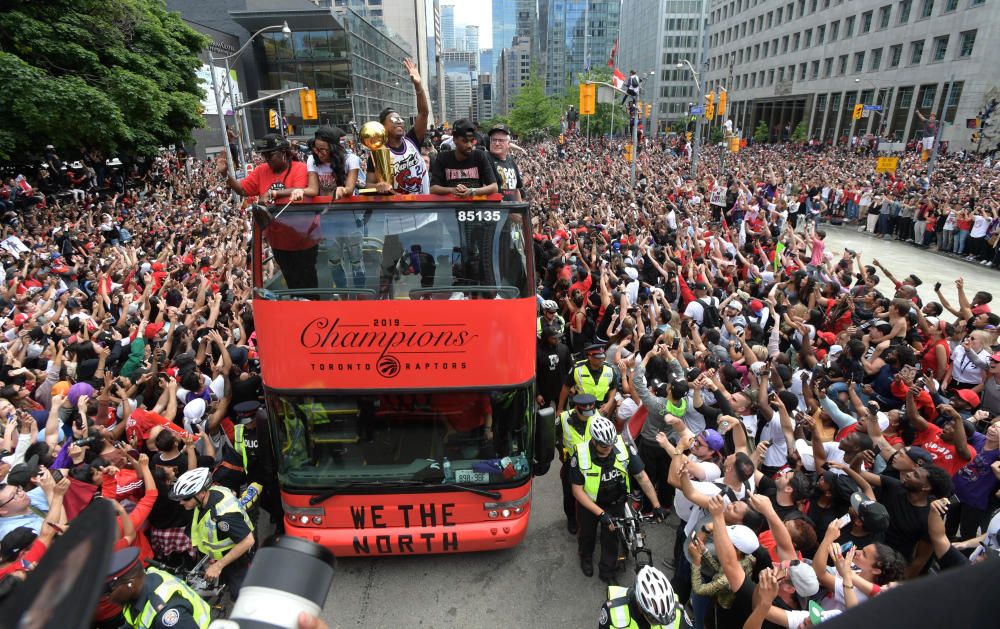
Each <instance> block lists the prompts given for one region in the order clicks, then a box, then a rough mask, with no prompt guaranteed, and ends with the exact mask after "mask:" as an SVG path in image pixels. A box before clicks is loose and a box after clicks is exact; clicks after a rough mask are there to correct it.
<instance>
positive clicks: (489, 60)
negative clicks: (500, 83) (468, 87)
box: [479, 48, 493, 74]
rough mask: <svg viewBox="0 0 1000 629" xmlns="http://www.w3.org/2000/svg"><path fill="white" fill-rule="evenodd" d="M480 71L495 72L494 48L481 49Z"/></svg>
mask: <svg viewBox="0 0 1000 629" xmlns="http://www.w3.org/2000/svg"><path fill="white" fill-rule="evenodd" d="M479 71H480V72H484V73H486V74H492V73H493V49H492V48H483V49H481V50H480V51H479Z"/></svg>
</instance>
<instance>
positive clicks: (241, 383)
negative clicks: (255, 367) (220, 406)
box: [229, 374, 264, 408]
mask: <svg viewBox="0 0 1000 629" xmlns="http://www.w3.org/2000/svg"><path fill="white" fill-rule="evenodd" d="M263 383H264V381H263V379H261V377H260V376H258V375H256V374H254V375H251V376H250V377H248V378H247V379H246V380H240V379H239V378H236V379H234V380H233V385H232V389H233V400H232V402H230V404H229V407H230V408H232V407H234V406H236V405H237V404H239V403H240V402H252V401H254V400H256V399H257V398H258V397H259V395H260V393H261V391H262V389H263Z"/></svg>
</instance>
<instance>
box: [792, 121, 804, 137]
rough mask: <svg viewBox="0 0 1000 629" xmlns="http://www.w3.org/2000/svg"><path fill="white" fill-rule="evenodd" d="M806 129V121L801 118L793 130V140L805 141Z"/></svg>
mask: <svg viewBox="0 0 1000 629" xmlns="http://www.w3.org/2000/svg"><path fill="white" fill-rule="evenodd" d="M806 131H807V129H806V121H805V120H800V121H799V124H797V125H795V130H794V131H792V138H791V140H792V142H805V141H806Z"/></svg>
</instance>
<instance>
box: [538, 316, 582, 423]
mask: <svg viewBox="0 0 1000 629" xmlns="http://www.w3.org/2000/svg"><path fill="white" fill-rule="evenodd" d="M541 330H542V331H541V334H542V338H541V340H540V342H539V343H538V351H537V353H536V355H535V374H536V381H535V393H536V395H537V400H536V401H537V402H538V406H539V407H544V406H549V405H551V404H552V403H553V402H558V401H559V392H560V391H561V390H562V385H563V381H564V380H565V379H566V376H567V375H568V374H569V372H570V370H571V369H572V368H573V356H572V354H570V351H569V348H568V347H566V345H565V344H564V343H562V342H560V340H559V339H560V335H559V331H558V330H557V329H556V327H555V326H553V325H550V324H545V325H543V326H541Z"/></svg>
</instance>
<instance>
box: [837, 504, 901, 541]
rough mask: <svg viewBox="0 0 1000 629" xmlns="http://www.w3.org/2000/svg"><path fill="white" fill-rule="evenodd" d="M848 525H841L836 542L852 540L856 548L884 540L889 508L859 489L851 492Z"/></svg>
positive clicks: (887, 525) (887, 526)
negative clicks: (849, 520)
mask: <svg viewBox="0 0 1000 629" xmlns="http://www.w3.org/2000/svg"><path fill="white" fill-rule="evenodd" d="M850 515H851V522H850V526H844V527H841V533H840V537H839V538H837V542H838V543H840V544H846V543H847V542H853V543H854V545H855V546H857V547H858V548H864V547H865V546H867V545H868V544H874V543H875V542H883V541H885V532H886V531H887V530H888V529H889V510H888V509H886V508H885V505H883V504H881V503H878V502H876V501H874V500H872V499H871V498H869V497H868V496H866V495H865V494H863V493H861V492H860V491H856V492H854V493H853V494H851V511H850Z"/></svg>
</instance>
